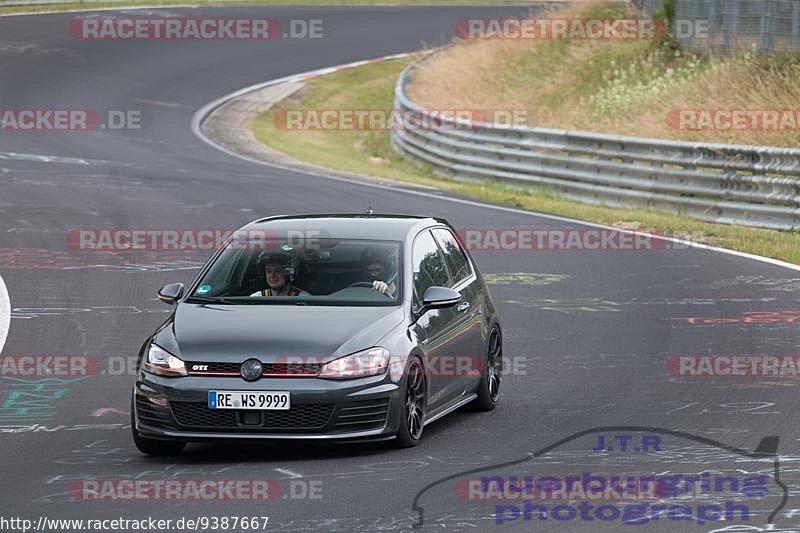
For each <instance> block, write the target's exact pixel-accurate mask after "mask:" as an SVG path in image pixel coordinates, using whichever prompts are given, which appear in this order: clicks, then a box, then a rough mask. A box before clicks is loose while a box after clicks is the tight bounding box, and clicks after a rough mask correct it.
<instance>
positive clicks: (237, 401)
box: [208, 390, 289, 411]
mask: <svg viewBox="0 0 800 533" xmlns="http://www.w3.org/2000/svg"><path fill="white" fill-rule="evenodd" d="M208 408H209V409H257V410H259V411H263V410H285V409H289V393H288V392H287V391H255V392H253V391H230V390H210V391H208Z"/></svg>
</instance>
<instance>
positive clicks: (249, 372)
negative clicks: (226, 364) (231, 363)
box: [239, 359, 264, 381]
mask: <svg viewBox="0 0 800 533" xmlns="http://www.w3.org/2000/svg"><path fill="white" fill-rule="evenodd" d="M263 371H264V369H263V367H262V366H261V361H259V360H258V359H248V360H247V361H245V362H244V363H242V366H241V368H240V369H239V372H241V374H242V377H243V378H244V379H245V381H255V380H257V379H258V378H260V377H261V373H262V372H263Z"/></svg>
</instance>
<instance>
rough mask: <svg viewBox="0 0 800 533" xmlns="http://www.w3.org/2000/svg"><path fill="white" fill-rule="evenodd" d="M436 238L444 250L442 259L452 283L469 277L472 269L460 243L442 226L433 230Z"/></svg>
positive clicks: (454, 283)
mask: <svg viewBox="0 0 800 533" xmlns="http://www.w3.org/2000/svg"><path fill="white" fill-rule="evenodd" d="M433 234H434V235H435V236H436V240H437V241H439V245H440V246H441V247H442V251H443V252H444V260H445V262H446V263H447V268H448V269H449V270H450V275H451V276H452V277H453V285H456V284H457V283H458V282H460V281H461V280H463V279H464V278H466V277H469V276H470V275H471V274H472V269H471V268H470V266H469V262H468V261H467V256H466V255H465V254H464V250H462V249H461V245H460V244H458V241H457V240H456V238H455V235H453V234H452V233H451V232H450V230H447V229H444V228H437V229H435V230H433Z"/></svg>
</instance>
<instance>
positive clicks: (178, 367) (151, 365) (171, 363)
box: [144, 344, 188, 377]
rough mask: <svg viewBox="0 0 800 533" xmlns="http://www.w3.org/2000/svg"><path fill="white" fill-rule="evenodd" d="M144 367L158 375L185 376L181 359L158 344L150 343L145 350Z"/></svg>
mask: <svg viewBox="0 0 800 533" xmlns="http://www.w3.org/2000/svg"><path fill="white" fill-rule="evenodd" d="M144 369H145V370H147V371H148V372H152V373H153V374H158V375H160V376H173V377H174V376H186V375H188V373H187V372H186V366H185V365H184V364H183V361H182V360H180V359H178V358H177V357H175V356H174V355H172V354H171V353H169V352H168V351H166V350H165V349H164V348H162V347H161V346H159V345H158V344H151V345H150V349H149V350H147V359H146V360H145V362H144Z"/></svg>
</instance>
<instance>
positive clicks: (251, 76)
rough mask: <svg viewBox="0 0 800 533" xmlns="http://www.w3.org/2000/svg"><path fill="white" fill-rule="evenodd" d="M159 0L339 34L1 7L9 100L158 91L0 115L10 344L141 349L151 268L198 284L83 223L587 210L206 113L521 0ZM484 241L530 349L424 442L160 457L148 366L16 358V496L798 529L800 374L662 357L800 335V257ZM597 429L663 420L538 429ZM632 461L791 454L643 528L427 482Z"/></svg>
mask: <svg viewBox="0 0 800 533" xmlns="http://www.w3.org/2000/svg"><path fill="white" fill-rule="evenodd" d="M150 12H151V14H150V16H184V17H190V16H196V17H200V16H204V17H215V16H228V17H264V16H268V17H274V18H277V19H279V20H283V19H291V18H297V19H308V18H314V19H322V20H323V21H324V28H325V36H324V38H323V39H316V40H315V39H295V40H289V39H276V40H271V41H233V40H230V41H218V42H215V41H208V42H204V41H80V40H77V39H74V38H73V37H72V36H70V34H69V32H68V25H69V22H70V20H72V18H73V17H74V16H75V15H73V14H55V15H42V16H19V17H2V18H0V76H1V78H0V102H2V105H0V107H2V108H4V109H41V108H47V109H99V110H139V111H141V114H142V124H143V127H142V129H141V130H138V131H136V130H121V131H109V130H105V131H95V132H37V133H33V132H0V275H2V279H3V280H4V282H5V285H6V286H7V288H8V293H9V297H10V302H11V304H10V306H11V323H10V324H11V325H10V330H9V334H8V338H7V340H6V343H5V346H4V347H3V351H2V353H3V355H5V356H9V355H20V354H38V355H64V354H82V355H91V356H94V357H97V358H98V359H99V360H100V361H101V362H104V361H106V360H108V361H112V360H113V361H117V362H118V361H121V360H123V359H124V358H130V357H132V356H135V354H136V353H137V350H138V348H139V346H140V345H141V343H142V342H143V341H144V340H145V338H146V337H147V335H148V334H149V333H150V332H151V331H152V330H153V328H154V327H155V326H157V325H158V324H159V323H161V321H163V320H164V318H165V317H166V316H167V313H169V311H170V308H169V307H167V306H165V305H164V304H161V303H160V302H159V301H158V300H157V298H156V291H157V289H158V288H159V287H161V286H162V285H163V284H165V283H168V282H172V281H182V282H189V281H190V280H191V279H192V277H193V276H194V273H195V272H196V269H197V268H198V267H199V266H200V265H201V264H202V262H203V260H204V259H205V258H206V257H207V255H208V253H205V252H200V253H197V252H190V253H181V252H158V251H154V252H146V253H144V252H143V253H136V254H133V253H129V254H125V253H107V252H92V251H79V250H73V249H71V248H70V247H69V246H68V245H67V240H66V237H67V234H68V232H69V231H70V230H74V229H86V228H119V229H132V228H137V229H141V228H223V229H225V228H230V229H233V228H236V227H238V226H240V225H242V224H244V223H246V222H248V221H250V220H253V219H255V218H258V217H262V216H267V215H274V214H281V213H294V212H362V211H364V210H366V209H367V208H368V207H369V206H372V207H373V208H374V209H375V210H376V211H377V212H395V213H414V214H430V215H437V216H442V217H445V218H447V219H449V220H450V221H451V222H452V223H453V224H454V225H455V226H456V227H458V228H473V229H474V228H483V229H486V228H510V229H524V228H537V229H571V230H583V229H587V226H582V225H580V224H578V223H574V222H569V221H562V220H558V219H553V218H547V217H542V216H537V215H536V214H534V213H525V212H521V211H518V210H514V209H509V208H503V207H497V206H490V205H481V204H479V203H475V202H465V201H460V200H458V199H455V200H454V199H451V198H447V197H445V196H443V195H440V194H438V193H435V192H431V191H420V190H414V189H412V188H410V187H409V188H405V187H402V186H397V187H374V186H369V185H365V184H363V183H356V182H352V183H351V182H344V181H337V180H330V179H325V178H322V177H317V176H312V175H305V174H302V173H296V172H291V171H286V170H281V169H276V168H271V167H268V166H261V165H257V164H254V163H250V162H247V161H244V160H240V159H237V158H235V157H232V156H230V155H227V154H225V153H223V152H221V151H218V150H215V149H214V148H212V147H210V146H209V145H207V144H206V143H204V142H203V141H202V140H201V139H199V138H197V137H196V136H195V135H194V134H193V133H192V131H191V129H190V121H191V119H192V116H193V114H194V113H195V111H196V110H197V109H199V108H200V107H202V106H203V105H205V104H206V103H208V102H210V101H212V100H214V99H216V98H219V97H221V96H223V95H225V94H228V93H230V92H232V91H235V90H237V89H240V88H242V87H245V86H248V85H251V84H255V83H258V82H262V81H265V80H270V79H274V78H278V77H281V76H286V75H290V74H294V73H299V72H304V71H308V70H312V69H317V68H321V67H327V66H333V65H339V64H343V63H347V62H352V61H356V60H361V59H369V58H372V57H377V56H382V55H386V54H394V53H400V52H406V51H414V50H417V49H419V48H420V47H421V46H422V44H423V43H427V44H440V43H443V42H446V41H447V39H449V37H450V35H451V34H452V29H453V27H454V24H455V21H457V20H458V19H461V18H464V17H479V16H492V15H498V14H506V15H508V14H516V13H519V12H520V8H488V7H484V8H480V7H473V8H467V7H452V8H441V7H414V8H411V7H384V8H381V7H358V8H345V7H327V8H320V7H308V8H301V7H274V8H257V7H249V8H208V9H189V8H159V9H152V10H150ZM103 13H104V14H117V15H119V16H123V15H121V14H120V13H119V11H116V12H103ZM476 68H480V65H476ZM474 255H475V258H476V260H477V261H478V264H479V267H480V268H481V270H482V271H483V272H484V273H487V274H491V275H492V276H491V279H492V280H493V281H494V283H493V285H492V286H491V287H492V291H493V295H494V298H495V301H496V302H497V303H498V304H499V307H500V311H501V314H502V317H503V327H504V340H505V357H506V360H507V361H510V362H511V363H512V364H513V363H516V367H515V368H512V369H511V371H510V372H508V375H507V376H506V377H505V380H504V381H503V385H502V400H501V404H500V406H499V407H498V408H497V410H495V411H494V412H493V413H488V414H475V413H471V412H468V411H463V412H462V411H459V412H457V413H455V414H454V415H451V416H448V417H446V418H444V419H442V420H440V421H438V422H436V423H434V424H432V425H430V426H428V427H427V428H426V430H425V436H424V439H423V442H422V443H421V444H420V445H419V446H418V447H416V448H411V449H406V450H395V449H392V448H391V447H389V446H387V445H385V444H377V445H375V444H371V445H367V444H364V445H357V446H347V447H344V446H335V445H321V444H317V445H310V444H305V443H302V444H293V445H289V444H287V445H281V446H270V445H263V444H235V443H234V444H225V445H223V444H193V445H190V446H189V447H188V448H187V450H186V451H185V452H184V454H183V455H181V456H180V457H178V458H172V459H168V460H166V459H157V458H147V457H145V456H143V455H141V454H140V453H139V452H138V451H137V450H136V449H135V447H134V445H133V443H132V441H131V437H130V431H129V429H128V423H129V419H128V410H129V401H130V390H131V383H132V379H133V378H132V376H131V374H130V373H129V372H126V371H125V369H124V368H119V366H120V365H119V364H116V363H115V364H114V365H113V368H112V366H109V365H107V364H105V363H103V364H101V368H102V369H103V371H102V372H99V373H98V374H97V375H93V376H88V377H83V378H66V379H59V378H48V377H41V376H39V377H37V378H35V379H33V378H24V377H20V376H17V377H14V376H9V375H7V374H4V375H3V376H2V379H0V446H2V456H1V457H2V459H0V465H1V466H2V481H3V483H2V489H1V491H2V508H3V510H2V513H0V514H2V516H3V517H21V518H27V519H32V520H34V521H35V520H37V519H38V518H39V517H41V516H46V517H48V518H76V519H79V518H83V519H86V518H99V519H113V518H129V519H142V518H146V517H148V516H149V517H154V518H163V519H167V518H170V519H177V518H180V517H182V516H183V517H189V518H197V517H222V516H239V517H242V516H254V517H260V516H268V517H269V522H268V526H267V528H266V530H281V531H314V530H319V531H378V530H382V531H383V530H410V529H411V528H412V526H413V524H415V523H417V522H418V520H419V518H420V509H423V510H424V512H423V514H424V519H423V523H422V528H423V529H428V530H440V531H441V530H444V529H449V530H458V531H473V530H475V531H477V530H484V529H489V530H491V529H492V528H496V529H497V530H498V531H502V530H530V529H547V530H564V531H576V530H580V531H600V530H602V531H620V530H625V529H634V530H636V529H637V528H638V529H639V530H648V531H650V530H655V531H677V530H687V531H711V530H716V531H720V530H722V529H723V528H731V527H732V526H733V525H734V524H745V525H747V524H749V526H750V528H751V529H748V530H750V531H762V530H763V531H766V530H768V529H767V526H766V525H765V524H766V522H767V521H768V520H769V518H770V516H769V515H770V514H771V512H772V511H773V510H774V509H776V508H778V507H782V508H781V510H780V511H779V512H778V513H776V514H775V516H774V517H773V521H774V525H773V526H772V528H771V530H773V531H778V530H786V531H790V530H800V503H799V502H798V501H797V487H798V483H800V475H798V467H797V466H796V465H797V464H798V462H797V458H798V450H799V449H800V443H799V442H798V438H799V437H800V432H798V430H797V424H796V415H797V412H798V408H800V405H799V404H800V398H798V395H797V389H796V388H795V387H796V386H797V384H798V380H797V378H791V377H778V378H765V377H718V378H709V377H695V378H687V377H675V376H673V375H671V374H670V373H669V372H668V371H667V360H668V358H669V357H671V356H676V355H731V354H737V355H752V354H769V355H796V354H798V334H797V331H798V325H800V301H799V300H798V296H797V294H798V289H800V275H799V274H798V273H797V272H796V271H794V270H792V269H789V268H786V267H783V266H780V265H774V264H770V263H767V262H761V261H757V260H754V259H751V258H746V257H740V256H736V255H731V254H724V253H719V252H715V251H710V250H703V249H686V248H684V247H675V248H674V249H672V248H670V249H659V250H651V251H614V250H607V251H557V250H553V251H539V252H526V251H478V252H474ZM1 310H2V305H0V311H1ZM764 313H767V314H764ZM0 314H2V313H1V312H0ZM0 318H1V317H0ZM715 319H724V320H715ZM310 327H313V326H310ZM603 426H614V427H617V429H613V430H602V431H601V433H604V434H606V435H608V440H609V441H610V440H611V439H612V438H613V435H630V436H632V438H633V440H632V441H631V442H639V441H640V440H639V435H644V436H650V437H652V436H653V435H656V434H658V435H661V446H660V448H659V449H658V450H654V449H651V450H650V452H653V453H649V452H648V453H646V450H645V449H642V448H643V447H640V446H637V447H636V448H635V450H634V451H633V452H632V451H631V450H630V449H627V450H620V449H619V447H618V449H617V450H614V451H612V452H608V453H599V452H590V448H591V447H594V446H596V445H597V443H598V435H597V434H594V433H589V434H586V435H584V436H582V437H579V438H578V439H577V440H574V441H570V442H568V443H564V444H563V445H559V446H557V447H556V448H553V449H549V450H545V451H542V450H544V449H545V448H546V447H548V446H550V445H551V444H554V443H557V442H558V441H560V440H561V439H565V438H567V437H570V436H572V435H574V434H577V433H580V432H583V431H586V430H591V429H592V428H597V427H603ZM630 426H636V427H648V428H655V429H629V428H628V427H630ZM661 430H663V431H664V433H659V431H661ZM669 431H680V432H684V433H681V434H669V433H668V432H669ZM765 437H778V439H777V442H776V440H775V439H773V440H768V441H766V442H767V445H762V448H761V451H770V448H775V445H776V444H777V452H778V454H779V455H780V457H779V461H777V462H778V463H779V465H776V466H774V463H775V462H776V458H775V457H773V456H771V455H770V454H768V453H765V454H762V455H752V454H751V455H743V454H742V453H738V452H735V451H733V450H732V448H736V449H738V450H740V451H743V452H753V451H755V450H756V448H757V447H758V446H759V443H760V442H762V439H764V438H765ZM698 438H705V439H710V440H698ZM712 441H713V442H712ZM718 444H719V445H718ZM726 447H727V448H726ZM536 452H541V453H539V454H537V455H536V458H534V459H532V461H533V463H532V464H531V459H530V457H529V456H528V455H527V454H534V453H536ZM526 458H527V461H525V460H526ZM519 460H522V461H523V463H521V464H517V465H512V466H498V465H501V464H503V463H509V462H513V461H519ZM773 466H774V467H773ZM534 467H535V468H534ZM614 468H621V469H623V470H624V471H626V472H636V473H638V474H639V475H648V474H649V475H657V474H662V473H665V472H667V473H669V472H672V473H676V472H682V473H689V472H691V473H695V474H699V473H701V472H712V473H715V472H716V473H719V472H725V473H727V474H728V475H730V476H740V477H742V476H747V475H755V474H754V473H756V472H757V473H761V474H763V475H765V476H767V477H771V478H774V477H775V476H776V474H778V473H779V476H778V477H779V480H780V483H779V482H778V480H777V479H770V480H768V481H767V482H765V483H764V485H765V486H766V487H768V491H767V492H766V493H765V495H762V496H763V497H749V496H748V498H746V499H747V500H748V501H747V502H746V503H748V504H749V505H750V514H749V516H748V517H747V518H746V519H745V518H744V516H742V514H741V513H738V514H735V515H734V518H733V519H732V520H731V521H725V522H722V521H714V520H710V521H708V523H705V524H699V523H698V521H697V520H691V519H687V520H683V521H679V522H678V521H672V520H668V519H667V517H666V516H663V517H661V519H660V520H657V521H656V520H650V521H649V523H647V524H644V525H623V524H621V523H620V520H619V519H616V520H615V519H608V520H606V521H601V519H599V518H595V519H594V520H593V521H591V522H587V521H586V519H581V518H579V517H573V518H570V519H566V518H565V519H563V520H560V521H559V520H555V519H553V518H551V519H550V520H547V521H539V520H537V518H536V515H535V514H534V517H533V518H532V519H531V517H527V518H529V519H528V520H525V518H526V517H524V516H523V515H522V514H520V515H519V516H516V517H515V518H514V519H513V520H512V517H514V516H515V515H514V513H515V511H514V510H512V509H511V507H513V505H509V506H508V507H509V508H508V509H505V510H503V513H505V514H504V515H503V516H505V517H506V518H507V519H505V520H498V517H497V516H495V514H494V513H493V509H494V506H493V505H486V503H485V502H483V503H480V502H478V503H475V502H467V501H464V500H463V499H460V498H458V497H455V496H454V494H455V493H454V492H453V487H452V480H451V481H450V483H451V486H450V488H449V489H448V488H447V487H446V485H447V483H448V482H444V485H443V484H439V485H436V486H434V487H433V488H431V489H429V490H427V491H425V492H423V493H422V494H421V495H420V497H419V498H418V499H417V501H415V498H416V497H417V495H418V493H420V491H422V490H423V489H425V488H426V486H428V485H430V484H433V483H436V482H438V481H440V480H444V479H445V478H448V477H450V476H456V478H457V479H458V478H460V479H467V478H469V477H470V475H467V474H464V472H467V471H471V470H476V471H477V470H481V469H486V470H487V471H489V472H493V473H494V474H493V475H498V476H504V475H513V473H517V474H519V473H521V472H522V469H525V471H526V472H528V471H530V472H537V474H536V475H541V473H542V472H549V473H550V474H551V475H554V476H558V475H561V476H566V475H569V474H577V475H582V473H583V472H587V471H588V472H591V473H592V474H596V473H598V472H609V471H611V470H612V469H614ZM515 469H516V470H515ZM476 475H480V474H471V476H472V477H474V476H476ZM82 479H94V480H119V479H142V480H165V479H178V480H200V479H214V480H248V479H269V480H276V482H277V483H279V484H280V486H281V487H282V490H283V492H282V493H281V496H279V497H277V498H276V499H274V500H271V501H248V500H240V499H234V500H224V501H205V500H203V501H197V500H196V499H194V500H192V499H189V500H174V499H173V500H168V501H160V500H156V501H154V500H135V499H125V498H100V499H93V498H90V497H87V496H85V495H84V496H80V495H77V496H76V493H75V491H74V490H72V488H74V486H75V482H76V481H79V480H82ZM784 485H785V486H786V488H787V491H788V501H786V502H785V504H784V503H783V501H782V500H783V496H784V491H783V486H784ZM442 487H445V488H442ZM309 489H313V490H319V493H318V494H316V493H315V494H316V495H317V496H319V497H314V498H309V497H307V494H305V493H304V491H307V490H309ZM292 491H294V492H292ZM284 496H285V497H284ZM304 496H305V497H304ZM717 496H719V495H717ZM506 503H508V502H506ZM512 503H513V502H512ZM517 503H519V502H517ZM415 505H416V508H414V506H415ZM723 507H724V506H723ZM609 513H610V511H609ZM498 521H501V522H503V521H504V522H505V523H504V524H502V525H500V524H498V525H495V524H496V522H498ZM259 527H260V526H259ZM728 530H729V531H732V530H737V529H733V528H731V529H728ZM738 530H744V529H738Z"/></svg>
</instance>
